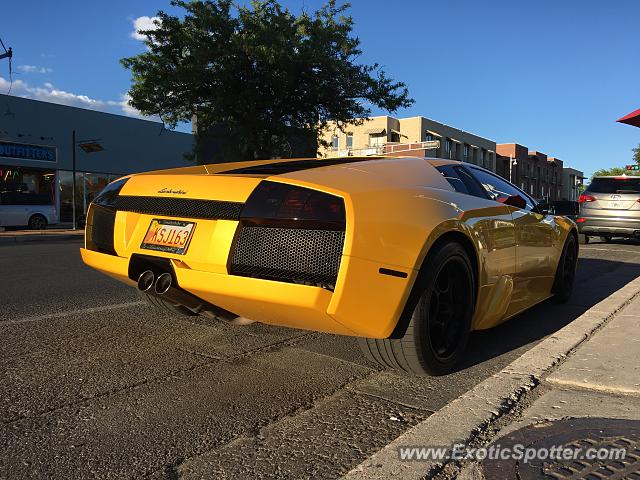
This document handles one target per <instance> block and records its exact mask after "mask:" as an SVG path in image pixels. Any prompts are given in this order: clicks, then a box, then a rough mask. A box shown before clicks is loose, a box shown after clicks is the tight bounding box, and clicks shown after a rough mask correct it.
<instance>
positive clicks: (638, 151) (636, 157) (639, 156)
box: [631, 145, 640, 165]
mask: <svg viewBox="0 0 640 480" xmlns="http://www.w3.org/2000/svg"><path fill="white" fill-rule="evenodd" d="M631 151H632V152H633V161H634V162H636V163H637V164H638V165H640V145H638V146H637V147H636V148H632V149H631Z"/></svg>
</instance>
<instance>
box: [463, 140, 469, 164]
mask: <svg viewBox="0 0 640 480" xmlns="http://www.w3.org/2000/svg"><path fill="white" fill-rule="evenodd" d="M469 150H470V147H469V145H467V144H466V143H465V144H464V161H465V162H468V161H469V160H470V158H469V153H470V151H469Z"/></svg>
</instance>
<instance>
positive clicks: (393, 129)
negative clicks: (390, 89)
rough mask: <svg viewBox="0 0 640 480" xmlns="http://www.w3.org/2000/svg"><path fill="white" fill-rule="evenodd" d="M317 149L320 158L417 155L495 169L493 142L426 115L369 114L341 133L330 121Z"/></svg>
mask: <svg viewBox="0 0 640 480" xmlns="http://www.w3.org/2000/svg"><path fill="white" fill-rule="evenodd" d="M323 139H324V140H325V141H326V142H328V143H329V147H328V148H322V147H321V148H320V150H319V154H320V156H322V157H339V156H349V155H354V156H355V155H363V156H367V155H382V154H385V155H418V156H428V157H438V158H451V159H455V160H460V161H466V162H469V163H473V164H476V165H480V166H483V167H485V168H488V169H490V170H492V171H495V169H496V143H495V142H494V141H493V140H489V139H487V138H484V137H480V136H478V135H474V134H472V133H469V132H465V131H463V130H460V129H457V128H454V127H451V126H449V125H445V124H443V123H439V122H436V121H434V120H430V119H428V118H425V117H409V118H394V117H390V116H388V115H383V116H378V117H371V118H369V119H367V120H366V121H365V122H363V123H362V124H361V125H350V126H348V127H347V128H346V131H345V132H341V131H340V130H339V129H338V128H337V127H336V126H335V124H333V125H332V124H330V126H329V128H328V129H327V131H326V132H325V134H324V137H323Z"/></svg>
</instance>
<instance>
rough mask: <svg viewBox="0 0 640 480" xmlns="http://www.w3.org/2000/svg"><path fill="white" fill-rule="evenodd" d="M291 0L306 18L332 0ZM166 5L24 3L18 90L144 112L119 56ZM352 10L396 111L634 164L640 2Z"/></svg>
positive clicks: (573, 159)
mask: <svg viewBox="0 0 640 480" xmlns="http://www.w3.org/2000/svg"><path fill="white" fill-rule="evenodd" d="M283 3H284V4H285V5H286V6H288V7H289V8H290V9H291V10H293V11H294V12H296V13H298V12H300V10H301V8H303V7H304V8H306V9H307V10H314V9H316V8H317V7H319V6H320V5H321V3H322V2H321V1H320V0H285V1H283ZM159 9H165V10H168V11H170V8H169V5H168V1H150V0H136V1H135V2H132V1H124V0H111V1H109V2H87V1H86V0H85V1H78V0H67V1H64V2H44V1H42V0H40V1H35V0H21V1H20V2H13V3H12V5H11V7H10V8H9V9H5V11H4V12H3V22H2V23H1V24H0V37H1V38H2V40H3V41H4V43H5V45H7V46H12V47H13V49H14V61H13V66H14V76H13V80H14V83H13V87H12V93H13V94H16V95H24V96H29V97H32V98H39V99H42V100H48V101H57V102H60V103H66V104H71V105H76V106H83V107H87V108H96V109H100V110H105V111H110V112H115V113H121V114H128V115H136V114H137V113H136V112H135V111H133V110H132V109H130V108H128V107H127V105H126V97H124V95H125V94H126V92H127V90H128V87H129V85H130V75H129V72H128V71H126V70H124V69H123V68H122V67H121V66H120V64H119V62H118V60H119V59H120V58H122V57H124V56H130V55H134V54H136V53H138V52H141V51H143V49H144V46H143V45H142V43H141V42H140V41H139V40H136V39H135V38H133V36H132V33H133V31H134V21H135V20H136V19H139V18H140V17H145V16H147V17H150V16H153V15H154V14H155V12H156V11H157V10H159ZM351 14H352V16H353V17H354V20H355V34H356V35H357V36H358V37H359V38H360V40H361V41H362V49H363V50H364V55H363V56H362V61H364V62H367V63H371V62H378V63H380V64H381V65H383V67H384V69H385V70H386V71H387V73H388V74H389V75H390V76H392V77H393V78H395V79H399V80H402V81H404V82H405V83H407V85H408V86H409V90H410V94H411V96H412V97H413V98H414V99H415V101H416V103H415V104H414V105H413V106H412V107H411V108H409V109H406V110H403V111H400V112H397V113H396V116H413V115H424V116H426V117H429V118H433V119H434V120H437V121H441V122H444V123H447V124H450V125H453V126H455V127H458V128H462V129H464V130H467V131H470V132H473V133H477V134H479V135H482V136H486V137H489V138H491V139H494V140H496V141H497V142H499V143H501V142H518V143H521V144H523V145H526V146H528V147H529V148H530V149H532V150H540V151H543V152H545V153H547V154H548V155H551V156H557V157H559V158H561V159H563V160H565V163H566V164H568V165H570V166H575V167H577V168H581V169H583V170H584V171H585V172H586V173H592V172H593V171H594V170H595V169H598V168H602V167H610V166H614V165H624V164H626V163H630V161H631V148H633V147H634V146H637V145H638V144H639V143H640V129H638V128H633V127H630V126H627V125H622V124H618V123H615V120H616V119H617V118H619V117H621V116H623V115H624V114H626V113H629V112H630V111H632V110H635V109H636V108H640V48H638V45H640V43H639V40H638V30H637V28H638V27H637V21H638V19H639V18H640V2H638V0H610V1H609V2H601V1H596V0H563V1H559V0H555V1H552V0H536V1H514V0H511V1H506V0H495V1H491V0H486V1H479V0H447V1H433V0H422V1H419V0H411V1H396V2H389V1H382V0H366V1H365V0H355V1H353V2H352V9H351ZM7 66H8V65H7V61H6V60H2V61H0V92H2V93H6V91H7V88H8V85H7V80H8V68H7ZM374 113H375V114H382V113H384V112H379V111H375V112H374Z"/></svg>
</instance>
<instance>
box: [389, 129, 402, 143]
mask: <svg viewBox="0 0 640 480" xmlns="http://www.w3.org/2000/svg"><path fill="white" fill-rule="evenodd" d="M391 141H392V142H395V143H400V133H399V132H393V131H392V132H391Z"/></svg>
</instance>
